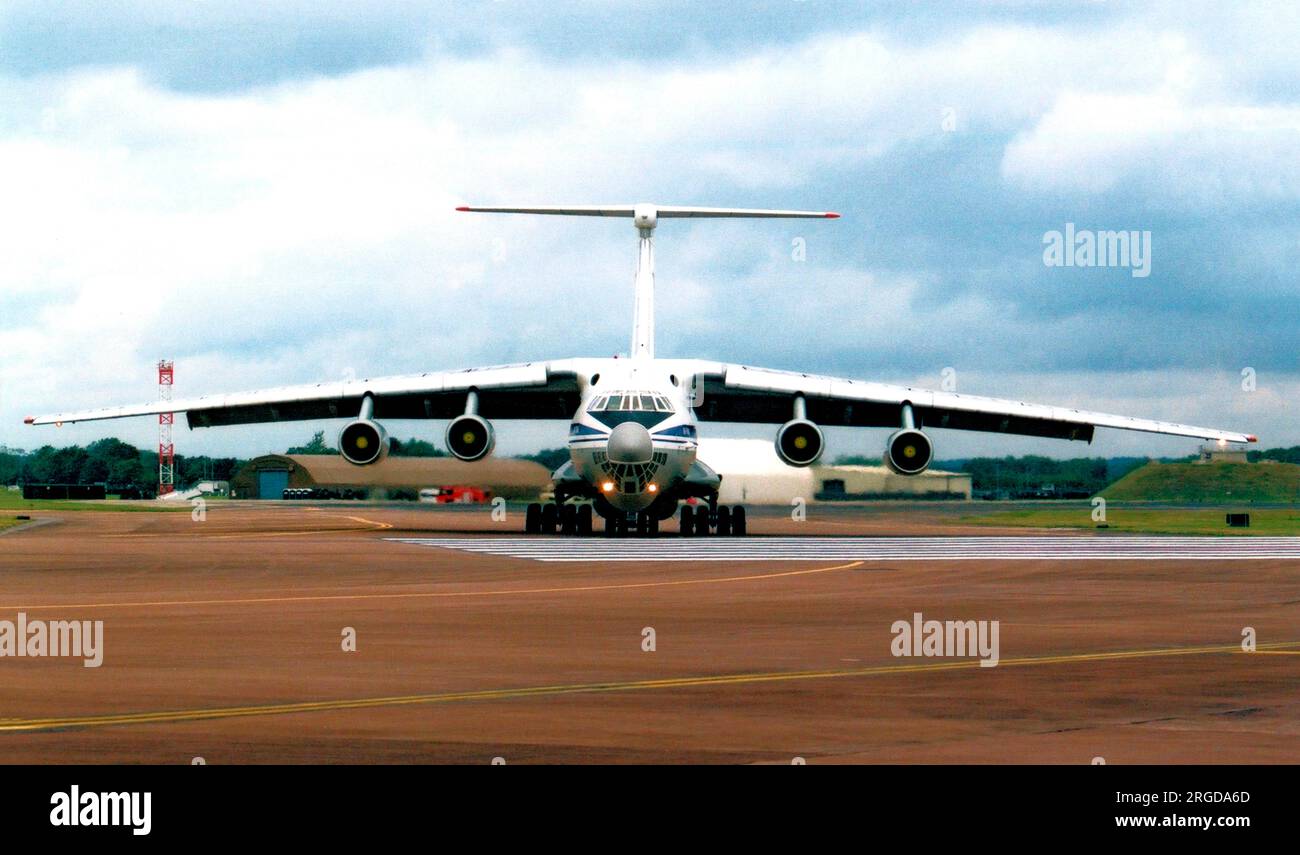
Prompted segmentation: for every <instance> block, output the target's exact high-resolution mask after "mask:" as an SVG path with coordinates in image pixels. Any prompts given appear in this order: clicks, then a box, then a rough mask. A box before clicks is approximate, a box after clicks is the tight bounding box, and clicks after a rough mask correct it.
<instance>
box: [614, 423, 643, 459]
mask: <svg viewBox="0 0 1300 855" xmlns="http://www.w3.org/2000/svg"><path fill="white" fill-rule="evenodd" d="M607 453H608V454H609V459H610V461H611V462H613V463H649V462H650V460H651V459H652V458H653V457H654V443H653V442H651V441H650V431H648V430H646V429H645V425H639V424H637V423H636V422H623V423H622V424H621V425H615V427H614V430H612V431H610V434H609V451H608V452H607Z"/></svg>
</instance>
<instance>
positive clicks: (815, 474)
mask: <svg viewBox="0 0 1300 855" xmlns="http://www.w3.org/2000/svg"><path fill="white" fill-rule="evenodd" d="M699 459H700V460H702V461H704V462H705V463H707V464H708V465H709V466H710V467H712V468H713V469H714V470H715V471H716V472H718V473H719V474H720V475H722V489H721V491H720V494H719V498H718V500H719V501H720V502H723V503H724V504H751V505H764V504H779V505H784V504H789V503H790V502H791V501H792V500H793V499H795V498H802V499H804V500H805V501H808V502H833V501H851V500H868V499H906V498H914V499H959V500H960V499H970V497H971V476H970V475H969V474H966V473H964V472H941V471H937V470H933V469H931V470H928V471H926V472H923V473H921V474H920V475H913V476H907V475H898V474H896V473H894V472H893V471H891V470H890V469H887V468H886V467H884V466H834V465H814V466H809V467H807V468H804V469H799V468H795V467H792V466H787V465H785V464H784V463H782V462H781V459H780V458H778V457H777V456H776V449H775V448H774V447H773V445H772V443H771V442H769V441H768V440H765V439H703V440H701V441H700V451H699Z"/></svg>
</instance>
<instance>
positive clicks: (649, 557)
mask: <svg viewBox="0 0 1300 855" xmlns="http://www.w3.org/2000/svg"><path fill="white" fill-rule="evenodd" d="M386 540H390V541H393V542H396V543H404V544H412V545H416V546H424V547H435V548H439V549H453V550H459V551H462V552H473V553H480V554H484V555H499V556H505V557H510V558H528V559H533V560H536V561H600V562H605V561H610V562H614V561H642V562H653V561H817V560H823V559H829V560H841V559H848V560H855V561H980V560H1000V561H1040V560H1057V561H1119V560H1140V561H1165V560H1188V561H1243V560H1262V559H1290V560H1298V561H1300V537H1159V536H1144V535H1133V536H1125V535H1120V536H1114V535H1112V536H1104V537H1102V536H1086V535H1085V536H1066V537H1038V536H1027V537H918V538H907V537H753V538H744V537H734V538H733V537H717V536H714V537H690V538H683V537H677V536H673V535H667V536H660V537H658V538H648V539H637V538H617V539H613V538H608V539H607V538H604V537H600V536H594V537H591V538H575V537H560V536H558V535H555V536H545V535H543V536H534V537H524V536H514V537H406V538H396V537H390V538H386Z"/></svg>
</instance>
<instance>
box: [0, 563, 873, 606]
mask: <svg viewBox="0 0 1300 855" xmlns="http://www.w3.org/2000/svg"><path fill="white" fill-rule="evenodd" d="M860 564H862V562H861V561H851V562H849V563H848V564H836V565H834V566H833V567H813V568H810V569H806V570H783V571H781V572H778V573H754V574H751V575H747V576H722V577H718V578H709V577H704V578H701V579H667V580H663V581H658V582H623V583H617V584H609V585H570V586H559V587H552V588H499V589H492V590H486V591H407V592H404V593H400V594H319V595H306V596H296V597H244V598H239V599H220V600H150V601H143V602H107V603H47V604H45V605H17V606H0V611H36V610H38V609H124V608H145V607H155V606H250V605H270V604H276V603H320V602H334V601H345V600H405V599H446V598H460V597H505V596H511V595H516V594H566V593H589V592H592V591H626V590H630V589H633V588H670V587H677V586H681V585H720V584H725V583H730V582H758V581H761V580H764V579H779V578H782V577H785V576H809V575H812V574H815V573H830V572H831V571H833V570H849V569H852V568H854V567H857V566H858V565H860Z"/></svg>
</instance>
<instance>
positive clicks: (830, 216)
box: [826, 211, 840, 220]
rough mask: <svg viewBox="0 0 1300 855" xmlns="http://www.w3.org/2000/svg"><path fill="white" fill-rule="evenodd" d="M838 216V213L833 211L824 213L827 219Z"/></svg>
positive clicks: (834, 218) (833, 218) (835, 218)
mask: <svg viewBox="0 0 1300 855" xmlns="http://www.w3.org/2000/svg"><path fill="white" fill-rule="evenodd" d="M839 218H840V215H839V214H837V213H835V212H834V211H831V212H830V213H828V214H827V215H826V219H828V220H838V219H839Z"/></svg>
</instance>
